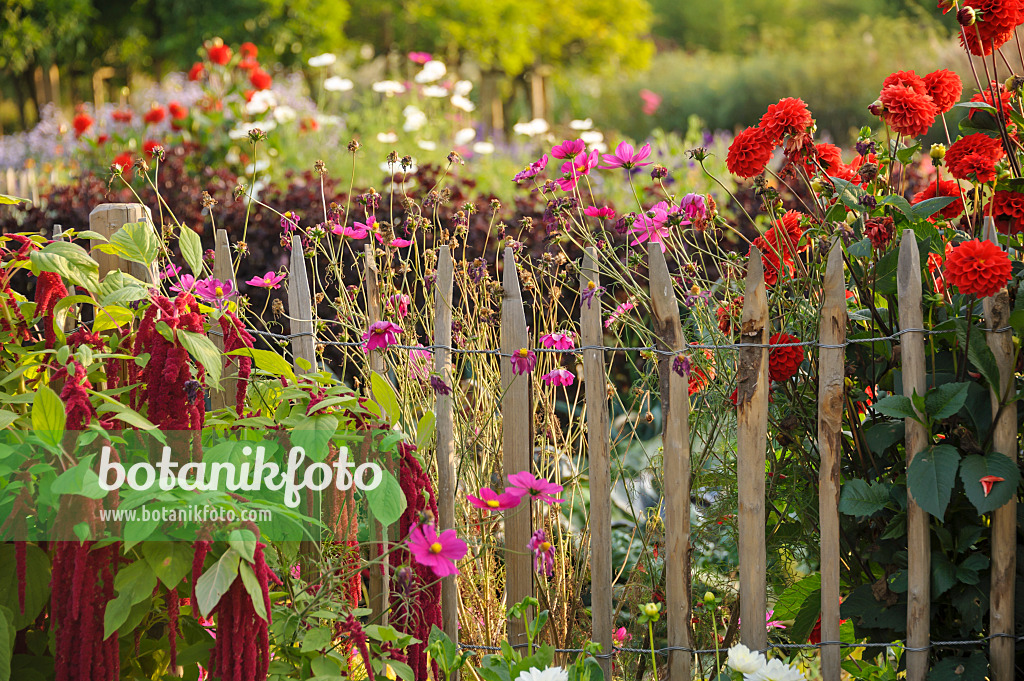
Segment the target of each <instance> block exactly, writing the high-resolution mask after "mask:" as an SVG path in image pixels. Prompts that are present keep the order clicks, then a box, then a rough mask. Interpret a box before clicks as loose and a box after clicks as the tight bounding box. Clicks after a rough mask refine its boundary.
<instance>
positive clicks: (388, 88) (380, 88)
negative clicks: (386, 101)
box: [371, 80, 405, 96]
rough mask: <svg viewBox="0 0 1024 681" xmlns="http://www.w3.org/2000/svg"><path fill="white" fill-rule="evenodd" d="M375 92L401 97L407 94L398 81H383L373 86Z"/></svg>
mask: <svg viewBox="0 0 1024 681" xmlns="http://www.w3.org/2000/svg"><path fill="white" fill-rule="evenodd" d="M371 87H372V88H373V91H374V92H381V93H384V94H385V95H389V96H390V95H400V94H402V93H403V92H405V86H404V85H402V84H401V83H399V82H398V81H397V80H381V81H377V82H376V83H374V84H373V85H372V86H371Z"/></svg>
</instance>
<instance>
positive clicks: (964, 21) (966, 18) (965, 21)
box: [956, 7, 977, 26]
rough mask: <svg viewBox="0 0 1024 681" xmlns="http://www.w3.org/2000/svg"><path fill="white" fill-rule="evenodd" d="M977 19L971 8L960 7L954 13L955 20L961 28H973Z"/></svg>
mask: <svg viewBox="0 0 1024 681" xmlns="http://www.w3.org/2000/svg"><path fill="white" fill-rule="evenodd" d="M976 19H977V13H976V12H975V11H974V8H973V7H962V8H960V11H959V12H957V13H956V20H957V23H959V24H960V25H961V26H973V25H974V22H975V20H976Z"/></svg>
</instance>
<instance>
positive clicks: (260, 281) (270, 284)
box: [245, 272, 284, 289]
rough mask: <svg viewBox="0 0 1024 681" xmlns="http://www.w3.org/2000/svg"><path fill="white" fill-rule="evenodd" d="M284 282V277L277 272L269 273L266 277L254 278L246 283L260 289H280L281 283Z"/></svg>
mask: <svg viewBox="0 0 1024 681" xmlns="http://www.w3.org/2000/svg"><path fill="white" fill-rule="evenodd" d="M282 281H284V275H281V274H278V273H276V272H267V273H266V275H265V276H262V277H253V278H252V279H250V280H249V281H247V282H245V283H246V284H248V285H249V286H258V287H260V288H267V289H273V288H280V287H281V282H282Z"/></svg>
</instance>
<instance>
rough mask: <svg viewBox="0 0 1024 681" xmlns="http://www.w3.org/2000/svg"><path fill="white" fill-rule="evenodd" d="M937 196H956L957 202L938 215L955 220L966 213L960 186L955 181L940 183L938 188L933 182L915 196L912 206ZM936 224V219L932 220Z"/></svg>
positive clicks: (911, 201)
mask: <svg viewBox="0 0 1024 681" xmlns="http://www.w3.org/2000/svg"><path fill="white" fill-rule="evenodd" d="M937 196H955V197H956V201H953V202H952V203H950V204H949V205H948V206H946V207H945V208H943V209H942V210H940V211H939V212H938V215H941V216H942V217H944V218H946V219H947V220H953V219H956V218H958V217H960V215H961V214H962V213H963V212H964V202H963V199H962V197H961V192H960V185H959V184H957V183H956V182H955V181H953V180H943V181H942V182H940V183H939V185H938V188H936V186H935V182H934V181H933V182H932V183H931V184H930V185H928V186H927V187H925V188H924V189H922V190H921V191H919V192H918V193H916V194H914V198H913V199H911V200H910V203H911V205H914V204H918V203H921V202H922V201H925V200H927V199H934V198H935V197H937ZM931 221H932V222H934V221H935V220H934V217H933V218H931Z"/></svg>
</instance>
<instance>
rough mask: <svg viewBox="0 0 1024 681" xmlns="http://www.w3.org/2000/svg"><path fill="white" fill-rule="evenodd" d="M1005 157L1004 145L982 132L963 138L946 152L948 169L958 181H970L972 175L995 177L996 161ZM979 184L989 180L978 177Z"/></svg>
mask: <svg viewBox="0 0 1024 681" xmlns="http://www.w3.org/2000/svg"><path fill="white" fill-rule="evenodd" d="M1003 156H1004V152H1003V145H1002V144H1001V143H1000V142H999V141H998V140H996V139H993V138H991V137H989V136H988V135H986V134H984V133H980V132H976V133H974V134H972V135H967V136H966V137H961V138H960V139H958V140H957V141H956V142H953V144H952V145H951V146H950V147H949V150H948V151H947V152H946V159H945V160H946V167H947V168H949V173H950V175H952V176H953V177H955V178H957V179H958V180H970V179H972V178H971V177H970V175H971V174H972V173H978V172H982V173H983V175H984V176H985V177H989V176H990V175H991V176H992V179H994V176H995V165H996V161H998V160H999V159H1001V158H1002V157H1003ZM978 181H979V182H987V181H988V180H985V179H982V177H981V176H979V177H978Z"/></svg>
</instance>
